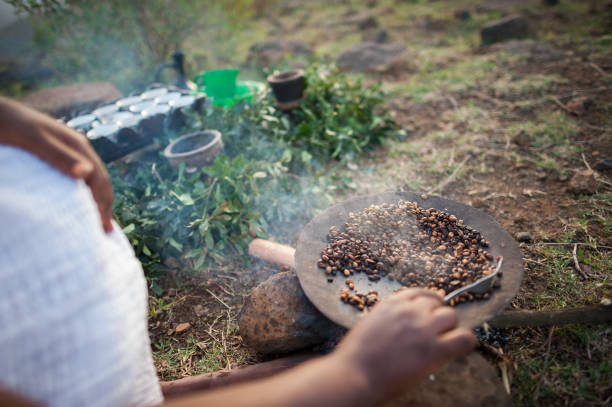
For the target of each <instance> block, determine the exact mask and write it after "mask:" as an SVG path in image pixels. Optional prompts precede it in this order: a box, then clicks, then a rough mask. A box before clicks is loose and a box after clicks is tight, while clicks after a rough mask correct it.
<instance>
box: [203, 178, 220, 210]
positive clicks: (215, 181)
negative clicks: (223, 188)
mask: <svg viewBox="0 0 612 407" xmlns="http://www.w3.org/2000/svg"><path fill="white" fill-rule="evenodd" d="M216 183H217V178H213V180H212V182H211V183H210V188H208V193H207V194H206V200H205V201H204V209H205V210H208V199H209V198H210V194H211V193H212V190H213V188H214V187H215V184H216Z"/></svg>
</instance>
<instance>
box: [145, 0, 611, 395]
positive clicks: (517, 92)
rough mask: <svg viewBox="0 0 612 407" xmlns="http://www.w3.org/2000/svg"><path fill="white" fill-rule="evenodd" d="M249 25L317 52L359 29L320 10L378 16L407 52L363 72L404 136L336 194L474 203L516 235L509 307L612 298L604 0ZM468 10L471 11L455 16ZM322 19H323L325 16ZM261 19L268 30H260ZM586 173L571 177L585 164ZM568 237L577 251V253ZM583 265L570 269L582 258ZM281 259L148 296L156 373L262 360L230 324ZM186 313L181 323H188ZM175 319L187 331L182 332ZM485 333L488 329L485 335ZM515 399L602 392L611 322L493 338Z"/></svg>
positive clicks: (344, 8)
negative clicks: (585, 181)
mask: <svg viewBox="0 0 612 407" xmlns="http://www.w3.org/2000/svg"><path fill="white" fill-rule="evenodd" d="M288 3H290V4H291V5H292V6H291V7H289V6H287V7H285V8H280V10H279V9H276V11H275V12H271V14H270V15H266V16H264V17H261V20H260V21H259V23H260V24H264V25H270V26H273V27H278V25H279V24H280V26H282V27H284V28H286V29H287V30H286V35H287V38H288V39H294V38H295V39H299V40H301V41H305V42H307V43H309V44H310V45H311V46H314V47H315V49H317V50H320V52H321V53H322V54H325V53H330V54H333V53H334V52H337V51H338V50H340V49H342V47H346V46H348V45H350V44H351V43H354V42H359V41H360V40H361V38H362V36H364V35H367V33H363V32H360V30H359V28H356V27H353V26H351V27H347V26H344V25H333V24H324V23H323V22H324V21H334V20H335V19H341V18H343V16H347V15H355V14H366V15H371V16H374V17H376V18H377V20H378V22H379V28H384V29H385V30H386V31H387V32H388V35H389V36H390V38H391V40H392V41H394V42H403V43H405V44H407V45H408V47H409V49H410V57H409V59H408V60H406V61H403V63H402V64H394V65H391V66H387V67H384V69H381V70H379V71H377V72H374V73H367V76H368V80H372V81H374V80H382V81H383V83H384V86H385V88H386V89H387V90H388V91H389V98H388V103H387V107H388V108H389V109H391V110H392V111H393V112H394V114H395V120H396V121H397V122H398V123H399V124H400V126H401V127H402V128H403V129H404V131H405V134H406V137H405V138H404V139H403V140H399V141H389V142H387V143H386V144H385V145H384V146H383V147H381V148H380V149H378V150H376V151H374V152H373V153H371V154H369V155H368V156H366V157H364V158H363V159H362V160H360V161H359V162H355V163H351V165H349V166H348V167H347V168H345V169H343V170H341V171H342V173H343V175H346V176H348V177H351V178H352V179H353V180H354V182H355V184H356V187H355V189H354V190H352V191H348V192H345V193H344V194H343V195H342V196H338V200H341V199H344V198H348V197H351V196H355V195H362V194H375V193H379V192H380V191H383V190H411V191H419V192H426V193H429V194H435V195H442V196H445V197H447V198H451V199H455V200H458V201H461V202H464V203H467V204H470V205H472V206H474V207H477V208H480V209H481V210H483V211H485V212H486V213H488V214H489V215H491V216H492V217H494V218H495V219H496V220H497V221H498V222H499V223H500V224H501V225H502V226H503V227H504V228H505V229H506V230H507V231H508V232H509V233H510V234H512V235H513V236H516V235H517V234H518V233H521V232H523V233H528V234H529V235H530V236H529V238H527V239H525V240H526V241H524V242H521V243H520V248H521V252H522V254H523V259H524V266H525V276H524V280H523V284H522V287H521V289H520V291H519V293H518V294H517V296H516V298H515V299H514V300H513V301H512V303H511V307H512V308H514V309H538V310H543V309H563V308H569V307H579V306H587V305H596V304H600V303H605V302H606V301H607V302H609V301H610V299H612V278H611V270H612V252H611V249H612V233H611V232H612V220H611V219H612V218H611V217H610V212H611V208H612V183H611V181H612V170H611V169H610V168H609V167H607V168H606V167H605V166H604V164H601V163H602V162H603V161H604V160H610V159H612V134H611V127H610V124H611V119H612V115H611V112H612V101H611V98H610V95H611V94H612V75H611V72H612V54H611V52H610V50H611V49H612V37H610V34H609V32H610V27H611V26H610V22H611V8H610V6H609V5H606V4H604V3H603V2H591V3H589V2H582V3H579V2H568V1H561V4H560V5H558V6H555V7H547V6H543V5H542V4H541V3H540V2H512V1H494V2H480V3H479V2H474V1H464V2H400V1H397V2H391V1H390V2H383V1H368V2H350V1H344V2H328V3H329V5H328V6H327V7H325V8H323V9H317V5H316V4H315V3H319V2H311V3H306V4H304V2H288ZM457 10H468V11H469V12H470V14H471V17H470V19H468V20H465V21H464V20H461V19H459V18H456V17H455V16H454V14H455V11H457ZM513 12H520V13H522V14H523V15H525V16H527V18H528V20H529V22H530V24H531V27H532V33H531V35H530V39H529V40H526V41H519V42H517V41H512V42H506V43H502V44H497V45H492V46H489V47H480V46H479V45H478V42H479V40H478V32H479V27H481V26H482V25H483V24H484V23H485V22H486V21H488V20H491V19H493V18H495V17H499V16H501V15H504V14H510V13H513ZM321 27H323V29H321ZM271 31H272V30H271ZM595 168H597V169H596V170H595V178H594V182H595V185H596V186H595V187H594V190H593V191H590V192H588V193H587V192H583V193H581V192H573V190H572V188H571V184H572V177H574V176H575V175H576V174H580V173H581V172H583V171H584V170H588V169H595ZM574 250H575V254H574ZM578 268H580V270H579V269H578ZM275 271H276V270H275V269H274V268H273V267H271V266H269V265H264V264H261V263H257V262H255V263H254V264H253V265H252V266H251V267H248V268H247V269H245V268H244V266H236V265H233V264H227V265H224V266H222V267H221V266H220V267H219V269H214V270H213V269H211V270H207V271H204V272H203V273H202V275H199V276H189V277H185V276H184V275H181V274H180V273H178V274H175V275H172V276H169V277H168V278H167V279H166V280H165V281H163V282H162V286H163V287H165V289H166V294H165V295H164V297H163V298H160V299H158V298H154V297H151V300H150V303H151V318H150V328H151V335H152V346H153V350H154V352H155V359H156V366H157V369H158V372H159V375H160V377H161V378H162V379H164V380H170V379H176V378H179V377H183V376H187V375H192V374H197V373H202V372H207V371H212V370H218V369H223V368H235V367H237V366H242V365H246V364H250V363H254V362H257V361H259V360H260V358H259V357H258V356H257V355H256V354H254V353H253V352H252V351H250V350H249V349H247V348H246V347H244V346H243V345H242V343H241V338H240V337H239V336H238V335H237V333H236V316H237V313H238V312H239V310H240V307H241V305H242V301H243V299H244V296H245V295H247V294H248V292H249V290H250V289H251V288H253V287H254V286H255V285H256V284H257V283H259V282H261V281H263V280H265V278H267V276H269V275H271V274H272V273H274V272H275ZM184 323H189V327H188V328H186V329H185V325H184ZM183 329H184V330H183ZM485 341H486V340H485ZM490 342H491V343H493V345H494V346H495V347H497V348H498V349H499V352H501V353H499V352H498V354H497V355H496V357H495V358H493V359H492V360H494V362H495V363H498V365H499V366H500V372H501V371H503V370H505V371H506V372H507V374H508V376H509V379H510V382H511V392H512V395H513V399H514V401H515V404H516V405H581V406H582V405H593V406H595V405H602V406H603V405H609V403H610V402H611V401H612V365H611V362H610V357H609V354H610V351H611V350H612V346H611V345H612V327H611V326H610V325H599V326H584V325H576V326H564V327H554V328H530V329H527V328H525V329H511V330H504V331H499V332H496V333H495V338H494V340H492V341H490Z"/></svg>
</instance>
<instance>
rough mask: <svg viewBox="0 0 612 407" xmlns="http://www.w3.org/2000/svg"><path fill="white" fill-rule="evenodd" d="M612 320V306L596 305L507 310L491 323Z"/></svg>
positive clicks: (518, 324) (515, 325)
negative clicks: (558, 308)
mask: <svg viewBox="0 0 612 407" xmlns="http://www.w3.org/2000/svg"><path fill="white" fill-rule="evenodd" d="M610 321H612V306H605V305H595V306H590V307H581V308H566V309H561V310H552V311H506V312H504V313H502V314H501V315H498V316H496V317H495V318H493V319H492V320H491V321H489V325H491V326H492V327H494V328H518V327H530V326H558V325H567V324H602V323H605V322H610Z"/></svg>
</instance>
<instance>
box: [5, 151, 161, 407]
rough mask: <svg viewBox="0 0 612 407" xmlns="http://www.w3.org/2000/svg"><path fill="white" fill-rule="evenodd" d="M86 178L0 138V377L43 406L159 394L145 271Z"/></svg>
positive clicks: (153, 400)
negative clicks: (103, 214) (104, 216)
mask: <svg viewBox="0 0 612 407" xmlns="http://www.w3.org/2000/svg"><path fill="white" fill-rule="evenodd" d="M114 226H115V231H114V232H113V233H111V234H106V233H104V231H103V230H102V226H101V221H100V216H99V214H98V211H97V208H96V206H95V203H94V202H93V199H92V196H91V192H90V190H89V188H88V187H87V186H86V185H85V184H84V183H83V182H82V181H79V182H77V181H74V180H72V179H70V178H68V177H66V176H64V175H62V174H61V173H60V172H58V171H57V170H55V169H54V168H51V167H50V166H49V165H47V164H46V163H44V162H42V161H40V160H39V159H37V158H36V157H34V156H32V155H30V154H29V153H26V152H24V151H21V150H18V149H16V148H12V147H7V146H2V145H0V370H1V371H0V386H2V387H5V388H8V389H11V390H13V391H15V392H17V393H20V394H23V395H25V396H27V397H29V398H31V399H33V400H36V401H39V402H41V403H43V404H45V405H50V406H63V407H67V406H144V405H153V404H158V403H161V401H162V395H161V391H160V387H159V383H158V380H157V377H156V374H155V368H154V366H153V361H152V357H151V349H150V343H149V336H148V331H147V320H146V318H147V302H148V301H147V291H146V281H145V279H144V275H143V272H142V268H141V266H140V263H139V262H138V260H137V259H136V257H135V256H134V253H133V251H132V248H131V247H130V245H129V242H128V240H127V239H126V237H125V235H124V234H123V233H122V232H121V230H120V228H119V227H118V226H117V225H116V224H115V225H114Z"/></svg>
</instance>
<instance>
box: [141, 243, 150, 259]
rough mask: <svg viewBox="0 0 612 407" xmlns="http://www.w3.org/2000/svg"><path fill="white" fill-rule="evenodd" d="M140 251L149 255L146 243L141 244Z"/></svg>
mask: <svg viewBox="0 0 612 407" xmlns="http://www.w3.org/2000/svg"><path fill="white" fill-rule="evenodd" d="M142 252H143V253H144V255H145V256H149V257H151V250H149V248H148V247H147V245H146V244H143V245H142Z"/></svg>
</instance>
